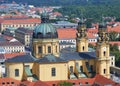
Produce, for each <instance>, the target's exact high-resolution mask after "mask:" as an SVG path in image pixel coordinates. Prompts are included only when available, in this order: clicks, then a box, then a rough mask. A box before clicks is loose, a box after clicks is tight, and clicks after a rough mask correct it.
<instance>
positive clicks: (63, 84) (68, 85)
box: [58, 82, 73, 86]
mask: <svg viewBox="0 0 120 86" xmlns="http://www.w3.org/2000/svg"><path fill="white" fill-rule="evenodd" d="M58 86H73V84H72V83H70V82H60V83H58Z"/></svg>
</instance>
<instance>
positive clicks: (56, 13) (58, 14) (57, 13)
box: [53, 12, 62, 16]
mask: <svg viewBox="0 0 120 86" xmlns="http://www.w3.org/2000/svg"><path fill="white" fill-rule="evenodd" d="M53 15H56V16H62V14H61V13H59V12H53Z"/></svg>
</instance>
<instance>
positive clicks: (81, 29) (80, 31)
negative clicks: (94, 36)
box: [77, 17, 86, 38]
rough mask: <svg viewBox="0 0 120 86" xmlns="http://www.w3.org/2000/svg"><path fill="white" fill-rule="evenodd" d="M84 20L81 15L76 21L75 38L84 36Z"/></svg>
mask: <svg viewBox="0 0 120 86" xmlns="http://www.w3.org/2000/svg"><path fill="white" fill-rule="evenodd" d="M85 21H86V19H84V18H83V17H82V18H81V19H80V21H79V22H78V27H77V31H78V33H77V38H82V37H86V25H85Z"/></svg>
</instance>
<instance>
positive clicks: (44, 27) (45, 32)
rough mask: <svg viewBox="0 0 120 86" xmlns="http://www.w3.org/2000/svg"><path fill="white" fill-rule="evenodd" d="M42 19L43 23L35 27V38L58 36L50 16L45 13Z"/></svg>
mask: <svg viewBox="0 0 120 86" xmlns="http://www.w3.org/2000/svg"><path fill="white" fill-rule="evenodd" d="M41 20H42V22H41V24H39V25H38V26H36V27H35V29H34V32H33V38H58V34H57V31H56V28H55V27H54V26H53V25H52V24H51V23H49V16H48V15H47V14H45V13H44V14H42V15H41Z"/></svg>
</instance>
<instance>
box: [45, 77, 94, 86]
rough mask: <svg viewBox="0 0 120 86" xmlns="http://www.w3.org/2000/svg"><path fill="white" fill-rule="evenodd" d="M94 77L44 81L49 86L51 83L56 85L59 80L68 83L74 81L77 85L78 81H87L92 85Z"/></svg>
mask: <svg viewBox="0 0 120 86" xmlns="http://www.w3.org/2000/svg"><path fill="white" fill-rule="evenodd" d="M94 80H95V78H84V79H76V80H64V81H62V80H60V81H59V80H58V81H45V83H47V84H48V85H49V86H53V84H56V85H58V83H60V82H70V83H75V84H76V85H79V84H80V83H81V84H83V85H85V84H86V83H88V84H89V85H92V84H93V83H94Z"/></svg>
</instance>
